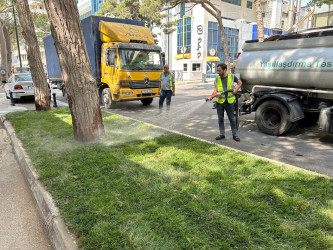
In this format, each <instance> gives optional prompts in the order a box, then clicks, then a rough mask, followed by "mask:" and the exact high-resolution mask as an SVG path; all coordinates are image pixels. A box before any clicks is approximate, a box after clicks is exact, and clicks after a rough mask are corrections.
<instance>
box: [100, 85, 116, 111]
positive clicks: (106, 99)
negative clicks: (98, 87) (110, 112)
mask: <svg viewBox="0 0 333 250" xmlns="http://www.w3.org/2000/svg"><path fill="white" fill-rule="evenodd" d="M102 104H103V106H104V108H106V109H111V108H114V106H115V105H116V102H115V101H113V100H112V95H111V91H110V89H109V88H105V89H103V91H102Z"/></svg>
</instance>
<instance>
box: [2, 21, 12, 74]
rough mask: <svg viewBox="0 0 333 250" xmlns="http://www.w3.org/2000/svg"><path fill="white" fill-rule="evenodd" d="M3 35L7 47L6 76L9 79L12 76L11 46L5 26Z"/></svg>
mask: <svg viewBox="0 0 333 250" xmlns="http://www.w3.org/2000/svg"><path fill="white" fill-rule="evenodd" d="M3 33H4V35H5V39H6V46H7V74H8V77H10V76H11V74H12V45H11V42H10V37H9V32H8V30H7V28H6V27H5V26H4V27H3Z"/></svg>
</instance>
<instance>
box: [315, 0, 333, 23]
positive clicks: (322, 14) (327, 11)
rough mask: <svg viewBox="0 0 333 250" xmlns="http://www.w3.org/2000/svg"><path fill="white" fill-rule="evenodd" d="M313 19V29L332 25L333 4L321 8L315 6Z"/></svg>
mask: <svg viewBox="0 0 333 250" xmlns="http://www.w3.org/2000/svg"><path fill="white" fill-rule="evenodd" d="M313 18H314V20H313V27H322V26H330V25H333V4H331V5H327V4H323V6H321V7H317V6H316V7H315V11H314V15H313Z"/></svg>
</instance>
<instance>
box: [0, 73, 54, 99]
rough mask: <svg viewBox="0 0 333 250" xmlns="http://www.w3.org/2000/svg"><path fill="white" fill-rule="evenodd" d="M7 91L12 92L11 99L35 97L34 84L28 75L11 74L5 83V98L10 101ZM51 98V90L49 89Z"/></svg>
mask: <svg viewBox="0 0 333 250" xmlns="http://www.w3.org/2000/svg"><path fill="white" fill-rule="evenodd" d="M9 91H11V92H12V95H13V99H14V100H19V99H21V98H24V97H31V98H33V97H35V92H34V83H33V81H32V77H31V74H30V73H17V74H13V75H12V76H11V77H10V78H9V80H8V82H7V83H5V93H6V98H7V99H10V94H9ZM49 92H50V96H51V89H50V87H49Z"/></svg>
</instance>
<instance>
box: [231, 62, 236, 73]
mask: <svg viewBox="0 0 333 250" xmlns="http://www.w3.org/2000/svg"><path fill="white" fill-rule="evenodd" d="M230 72H231V74H232V75H235V74H236V67H235V65H234V64H233V63H232V64H231V68H230Z"/></svg>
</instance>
